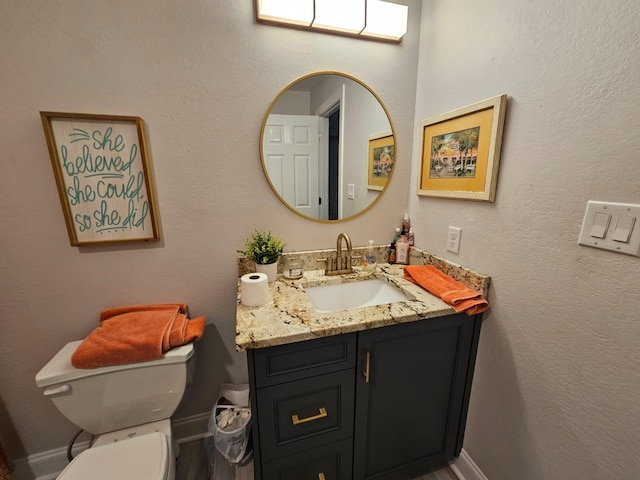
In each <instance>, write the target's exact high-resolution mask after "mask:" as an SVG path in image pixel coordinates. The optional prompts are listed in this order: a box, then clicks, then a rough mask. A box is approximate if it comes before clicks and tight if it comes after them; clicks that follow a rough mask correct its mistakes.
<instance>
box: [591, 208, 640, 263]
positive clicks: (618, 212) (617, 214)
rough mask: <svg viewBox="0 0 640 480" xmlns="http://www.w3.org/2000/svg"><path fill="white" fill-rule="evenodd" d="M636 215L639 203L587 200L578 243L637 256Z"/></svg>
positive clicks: (639, 213)
mask: <svg viewBox="0 0 640 480" xmlns="http://www.w3.org/2000/svg"><path fill="white" fill-rule="evenodd" d="M638 216H640V205H632V204H629V203H610V202H595V201H589V202H588V203H587V211H586V212H585V215H584V219H583V221H582V230H581V231H580V239H579V240H578V243H579V244H580V245H586V246H588V247H594V248H601V249H604V250H611V251H613V252H619V253H626V254H628V255H635V256H636V257H640V228H634V227H635V226H636V225H635V224H636V218H637V217H638Z"/></svg>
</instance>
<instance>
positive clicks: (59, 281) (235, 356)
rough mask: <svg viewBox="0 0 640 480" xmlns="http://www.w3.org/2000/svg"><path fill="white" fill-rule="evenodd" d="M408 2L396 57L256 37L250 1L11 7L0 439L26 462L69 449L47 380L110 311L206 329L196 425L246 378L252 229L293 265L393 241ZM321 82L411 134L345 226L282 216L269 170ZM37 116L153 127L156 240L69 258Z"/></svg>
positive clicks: (366, 46)
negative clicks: (312, 80)
mask: <svg viewBox="0 0 640 480" xmlns="http://www.w3.org/2000/svg"><path fill="white" fill-rule="evenodd" d="M407 4H409V5H410V11H411V20H410V31H409V33H408V35H407V37H406V38H405V41H404V42H403V43H402V44H401V45H393V44H384V43H378V42H370V41H358V40H353V39H350V38H344V37H338V36H332V35H321V34H316V33H311V32H302V31H297V30H291V29H283V28H274V27H268V26H263V25H257V24H255V23H254V12H253V2H251V1H243V2H228V1H222V0H210V1H206V2H205V1H188V2H181V1H177V0H153V1H152V0H139V1H136V2H129V1H122V0H114V1H109V2H100V1H93V0H92V1H85V0H55V1H51V2H41V1H35V0H27V1H21V2H15V1H7V2H0V62H1V63H0V91H1V92H2V94H1V95H0V112H2V128H0V145H2V149H0V164H1V165H2V168H3V176H2V178H3V186H2V188H1V189H0V220H1V222H0V224H1V225H2V227H1V229H0V232H1V233H0V269H1V271H0V278H1V285H2V288H1V289H0V319H1V322H2V323H1V325H2V326H1V329H2V330H1V332H2V333H1V335H0V421H1V423H0V435H1V437H2V441H3V443H4V444H5V447H6V449H7V450H8V453H9V455H10V456H11V457H12V458H14V459H16V458H21V457H24V456H26V455H27V454H34V453H38V452H43V451H46V450H49V449H53V448H58V447H62V446H65V445H66V444H67V442H68V441H69V440H70V438H71V436H72V434H73V433H74V432H75V427H74V426H73V425H71V424H70V423H69V422H68V421H67V420H66V419H64V418H63V417H62V416H61V415H60V414H59V413H58V412H57V410H56V409H55V407H54V406H53V404H52V403H51V402H50V401H49V400H48V399H46V398H44V397H43V396H42V392H41V391H40V390H39V389H38V388H36V386H35V383H34V376H35V374H36V373H37V372H38V370H39V369H40V368H41V367H42V366H43V365H44V364H45V363H46V362H47V361H48V360H49V359H50V358H51V357H52V356H53V354H54V353H55V352H56V351H57V350H59V349H60V348H61V347H62V346H63V345H64V344H65V343H66V342H68V341H71V340H74V339H81V338H84V337H85V336H86V335H87V334H88V333H89V332H90V331H91V330H92V329H93V328H95V326H96V324H97V318H98V314H99V312H100V311H101V310H102V309H104V308H106V307H112V306H120V305H129V304H143V303H159V302H175V301H178V302H186V303H187V304H188V305H189V307H190V309H191V313H192V315H194V316H195V315H204V316H206V318H207V321H208V323H209V326H208V328H207V331H206V334H205V338H204V339H203V340H202V341H201V342H200V358H199V363H198V371H197V374H196V388H195V390H194V392H193V394H192V396H191V399H190V402H189V403H188V404H187V405H186V406H185V407H184V408H182V409H181V411H179V412H178V413H177V416H179V417H185V416H188V415H193V414H198V413H202V412H206V411H208V410H209V409H210V408H211V406H212V405H213V403H214V401H215V399H216V397H217V393H218V389H219V384H220V382H223V381H235V382H241V381H246V377H247V372H246V362H245V355H244V354H243V353H236V352H235V348H234V334H235V305H236V277H237V268H236V250H237V249H239V248H242V247H243V246H244V242H245V239H246V238H247V237H248V236H249V235H250V234H251V233H252V231H253V229H254V228H258V229H261V230H267V229H270V230H271V231H272V232H273V233H274V234H276V235H278V236H280V237H283V238H284V240H285V241H286V242H287V250H289V251H291V250H305V249H315V248H330V247H332V246H335V239H336V236H337V234H338V233H339V232H341V231H346V232H348V233H349V234H350V235H351V237H352V239H353V242H354V244H356V245H365V244H366V241H367V239H369V238H375V239H377V240H378V241H380V242H387V241H389V239H390V238H391V236H392V234H393V225H394V224H395V223H396V222H397V219H398V218H399V217H401V216H402V213H403V212H404V211H405V210H406V208H407V194H406V189H407V185H408V184H409V173H410V164H411V144H412V132H413V120H414V103H415V79H416V74H417V60H418V40H419V22H420V8H421V2H420V1H419V0H413V1H409V2H407ZM381 66H382V67H383V68H381ZM318 70H335V71H342V72H346V73H349V74H351V75H354V76H355V77H357V78H359V79H361V80H362V81H364V82H365V83H367V84H368V85H369V86H370V87H371V88H372V89H373V90H375V91H376V92H378V93H379V94H380V96H381V97H383V99H384V101H385V104H386V106H387V108H388V109H389V111H390V114H391V116H392V118H393V120H394V123H395V126H396V128H397V130H398V134H399V138H398V145H399V148H398V152H399V153H398V155H399V158H398V168H397V171H396V174H395V178H394V179H393V181H392V182H391V185H390V188H389V191H388V192H387V193H386V194H385V196H384V201H383V202H381V203H380V205H377V206H376V208H375V209H374V211H372V212H368V213H367V214H365V215H362V216H360V217H358V218H357V219H355V220H352V221H349V222H347V223H344V224H338V225H327V224H322V223H312V222H309V221H307V220H304V219H302V218H300V217H298V216H297V215H295V214H293V213H292V212H291V211H290V210H289V209H287V208H286V207H284V206H283V205H281V204H280V203H279V201H278V200H277V198H276V197H275V195H273V193H272V192H271V189H270V188H269V185H268V183H267V182H266V180H265V179H264V176H263V173H262V168H261V167H260V157H259V155H258V143H259V136H260V126H261V123H262V119H263V117H264V114H265V112H266V111H267V108H268V107H269V105H270V103H271V101H272V100H273V98H274V97H275V96H276V95H277V94H278V93H279V92H280V90H281V89H282V88H283V87H284V86H286V85H287V84H289V83H290V82H291V81H293V80H294V79H296V78H298V77H300V76H302V75H304V74H306V73H309V72H312V71H318ZM397 72H403V74H402V75H398V74H397ZM41 110H49V111H60V112H87V113H101V114H119V115H139V116H141V117H142V118H143V119H144V120H145V122H146V124H147V127H148V131H149V135H148V140H149V147H150V156H151V163H152V168H153V173H154V179H155V186H156V190H157V197H158V198H157V200H158V208H159V216H160V223H161V227H162V241H161V242H160V243H158V244H155V245H147V244H144V245H142V244H132V245H128V246H127V245H123V246H106V247H99V246H95V247H85V248H75V247H70V246H69V240H68V237H67V233H66V228H65V223H64V218H63V215H62V210H61V207H60V203H59V201H58V193H57V190H56V184H55V181H54V176H53V172H52V169H51V165H50V161H49V154H48V152H47V148H46V144H45V141H44V135H43V131H42V125H41V123H40V117H39V111H41Z"/></svg>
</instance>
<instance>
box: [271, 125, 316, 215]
mask: <svg viewBox="0 0 640 480" xmlns="http://www.w3.org/2000/svg"><path fill="white" fill-rule="evenodd" d="M318 119H319V117H317V116H313V115H274V114H272V115H269V119H268V120H267V124H266V125H265V129H264V138H263V145H262V146H263V155H264V162H265V165H266V167H267V171H268V172H269V178H270V180H271V183H272V184H273V186H274V187H275V189H276V190H277V191H278V192H279V193H280V196H281V197H282V198H283V199H284V200H285V201H286V202H287V203H288V204H289V205H290V206H291V207H293V208H295V209H296V210H298V211H299V212H300V213H302V214H304V215H307V216H309V217H313V218H319V196H318V144H319V134H318V123H319V120H318Z"/></svg>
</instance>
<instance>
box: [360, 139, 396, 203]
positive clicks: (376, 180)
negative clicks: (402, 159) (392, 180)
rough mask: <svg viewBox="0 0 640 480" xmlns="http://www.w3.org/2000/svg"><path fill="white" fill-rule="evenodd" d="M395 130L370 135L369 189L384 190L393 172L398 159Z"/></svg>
mask: <svg viewBox="0 0 640 480" xmlns="http://www.w3.org/2000/svg"><path fill="white" fill-rule="evenodd" d="M395 150H396V147H395V143H394V141H393V132H382V133H378V134H375V135H370V136H369V155H368V167H367V172H368V173H367V189H368V190H379V191H382V190H383V189H384V187H385V186H386V185H387V181H388V180H389V177H391V173H392V172H393V167H394V164H395V160H396V152H395Z"/></svg>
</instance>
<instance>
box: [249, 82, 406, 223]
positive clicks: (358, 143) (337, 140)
mask: <svg viewBox="0 0 640 480" xmlns="http://www.w3.org/2000/svg"><path fill="white" fill-rule="evenodd" d="M260 157H261V160H262V169H263V170H264V173H265V176H266V177H267V181H268V182H269V185H270V186H271V188H272V189H273V191H274V192H275V194H276V195H277V196H278V198H279V199H280V200H281V201H282V203H284V205H286V206H287V207H288V208H289V209H291V210H292V211H293V212H295V213H297V214H298V215H301V216H303V217H305V218H308V219H310V220H316V221H321V222H324V221H327V222H328V221H340V220H346V219H348V218H351V217H353V216H356V215H359V214H361V213H362V212H364V211H366V210H368V209H369V208H371V207H372V206H373V205H374V204H375V203H376V202H377V201H378V200H379V199H380V197H381V196H382V193H383V192H384V189H385V187H386V185H387V183H388V182H389V180H390V179H391V175H392V173H393V170H394V166H395V158H396V155H395V132H394V129H393V124H392V123H391V119H390V117H389V114H388V113H387V109H386V108H385V106H384V105H383V104H382V101H381V100H380V98H379V97H378V96H377V95H376V94H375V93H374V92H373V91H372V90H371V89H370V88H369V87H368V86H366V85H365V84H364V83H362V82H361V81H360V80H358V79H356V78H354V77H352V76H350V75H346V74H344V73H338V72H319V73H312V74H310V75H305V76H304V77H301V78H299V79H298V80H295V81H294V82H292V83H291V84H289V85H288V86H287V87H285V89H284V90H283V91H282V92H281V93H280V94H279V95H278V96H277V97H276V98H275V100H274V101H273V102H272V103H271V106H270V108H269V111H267V114H266V115H265V118H264V121H263V122H262V131H261V132H260Z"/></svg>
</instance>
